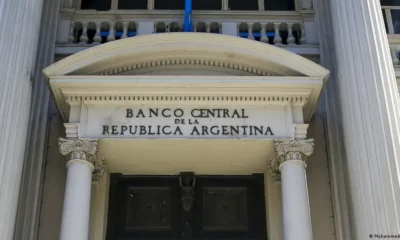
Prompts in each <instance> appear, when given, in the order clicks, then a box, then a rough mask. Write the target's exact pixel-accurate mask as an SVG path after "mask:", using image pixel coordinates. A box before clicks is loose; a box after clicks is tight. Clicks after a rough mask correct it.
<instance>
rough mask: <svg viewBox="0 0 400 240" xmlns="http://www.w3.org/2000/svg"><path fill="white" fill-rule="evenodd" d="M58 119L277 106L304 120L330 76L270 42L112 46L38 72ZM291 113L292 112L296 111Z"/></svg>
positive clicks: (196, 38) (169, 37) (212, 37)
mask: <svg viewBox="0 0 400 240" xmlns="http://www.w3.org/2000/svg"><path fill="white" fill-rule="evenodd" d="M44 73H45V75H46V77H47V78H48V79H49V83H50V85H51V88H52V91H53V94H54V96H55V98H56V103H57V105H58V107H59V109H60V111H61V114H62V116H63V117H64V118H65V119H68V118H69V116H70V111H71V107H72V106H76V105H80V104H89V103H90V104H114V105H124V104H127V105H129V104H143V105H146V104H147V105H149V104H150V105H157V104H158V105H165V104H167V105H168V104H172V105H188V104H192V105H196V106H197V105H207V106H210V105H235V106H238V105H240V104H242V105H259V106H264V105H271V106H272V105H282V106H291V107H293V108H300V109H302V112H301V111H300V112H301V114H300V115H298V116H297V115H293V118H296V119H301V120H299V122H303V118H304V121H308V120H309V119H310V118H311V117H312V114H313V112H314V109H315V107H316V104H317V102H318V99H319V96H320V93H321V90H322V87H323V85H324V82H325V80H326V79H327V77H328V74H329V71H328V70H326V69H325V68H323V67H321V66H320V65H318V64H316V63H314V62H312V61H310V60H308V59H306V58H304V57H301V56H299V55H296V54H294V53H291V52H288V51H286V50H284V49H281V48H278V47H274V46H271V45H269V44H265V43H261V42H257V41H253V40H247V39H242V38H239V37H232V36H226V35H220V34H206V33H163V34H153V35H145V36H138V37H133V38H127V39H122V40H118V41H113V42H110V43H106V44H103V45H99V46H95V47H92V48H90V49H87V50H85V51H82V52H79V53H76V54H74V55H71V56H69V57H67V58H64V59H62V60H61V61H59V62H57V63H55V64H53V65H51V66H49V67H48V68H46V69H45V70H44ZM296 111H297V110H296Z"/></svg>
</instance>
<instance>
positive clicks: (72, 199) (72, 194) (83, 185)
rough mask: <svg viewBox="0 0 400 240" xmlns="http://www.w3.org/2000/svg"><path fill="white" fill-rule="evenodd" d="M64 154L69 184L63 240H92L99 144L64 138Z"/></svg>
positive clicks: (64, 208) (62, 141)
mask: <svg viewBox="0 0 400 240" xmlns="http://www.w3.org/2000/svg"><path fill="white" fill-rule="evenodd" d="M59 145H60V152H61V154H63V155H65V156H67V168H68V170H67V183H66V186H65V195H64V207H63V215H62V222H61V232H60V240H88V237H89V218H90V195H91V185H92V172H93V170H94V166H93V161H91V159H93V156H94V155H95V153H96V151H97V141H87V140H66V139H60V141H59Z"/></svg>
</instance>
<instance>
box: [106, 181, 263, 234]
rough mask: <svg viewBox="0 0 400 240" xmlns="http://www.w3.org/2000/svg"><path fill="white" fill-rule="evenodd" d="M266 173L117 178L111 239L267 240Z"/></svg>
mask: <svg viewBox="0 0 400 240" xmlns="http://www.w3.org/2000/svg"><path fill="white" fill-rule="evenodd" d="M264 199H265V198H264V180H263V175H261V174H254V175H251V176H204V175H203V176H195V175H193V174H190V173H183V174H181V175H180V176H124V175H121V174H112V175H111V186H110V199H109V214H108V229H107V240H122V239H123V240H142V239H143V240H158V239H159V240H168V239H171V240H172V239H174V240H175V239H182V240H191V239H193V240H218V239H221V240H222V239H223V240H236V239H237V240H240V239H249V240H250V239H266V222H265V200H264Z"/></svg>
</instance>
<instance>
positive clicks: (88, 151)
mask: <svg viewBox="0 0 400 240" xmlns="http://www.w3.org/2000/svg"><path fill="white" fill-rule="evenodd" d="M97 144H98V142H97V140H82V139H78V140H68V139H64V138H60V139H59V142H58V145H59V150H60V152H61V154H62V155H64V156H67V159H68V160H67V161H68V162H69V161H71V160H84V161H88V162H90V161H92V160H93V158H90V156H93V155H95V154H96V152H97ZM92 164H93V163H92Z"/></svg>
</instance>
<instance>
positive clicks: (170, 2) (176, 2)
mask: <svg viewBox="0 0 400 240" xmlns="http://www.w3.org/2000/svg"><path fill="white" fill-rule="evenodd" d="M154 8H155V9H162V10H182V9H185V0H154Z"/></svg>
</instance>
